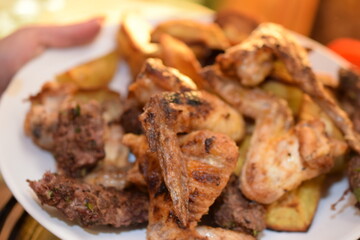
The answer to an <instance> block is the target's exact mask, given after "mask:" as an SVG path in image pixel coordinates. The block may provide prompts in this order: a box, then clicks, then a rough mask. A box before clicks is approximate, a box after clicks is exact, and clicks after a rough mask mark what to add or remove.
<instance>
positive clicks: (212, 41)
mask: <svg viewBox="0 0 360 240" xmlns="http://www.w3.org/2000/svg"><path fill="white" fill-rule="evenodd" d="M164 33H166V34H169V35H170V36H172V37H174V38H177V39H179V40H181V41H183V42H185V43H186V44H188V45H191V44H201V45H204V46H206V47H208V48H210V49H222V50H225V49H226V48H228V47H229V46H230V44H229V41H228V40H227V38H226V37H225V35H224V33H223V31H222V30H221V28H220V27H219V26H218V25H217V24H214V23H201V22H197V21H194V20H186V19H183V20H169V21H166V22H163V23H160V24H159V25H158V26H157V27H156V28H155V29H154V30H153V32H152V34H151V41H153V42H159V41H160V36H161V35H162V34H164Z"/></svg>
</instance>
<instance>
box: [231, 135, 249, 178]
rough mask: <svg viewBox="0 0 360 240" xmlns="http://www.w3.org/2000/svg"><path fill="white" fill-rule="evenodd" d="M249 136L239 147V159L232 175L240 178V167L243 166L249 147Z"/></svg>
mask: <svg viewBox="0 0 360 240" xmlns="http://www.w3.org/2000/svg"><path fill="white" fill-rule="evenodd" d="M250 139H251V135H246V136H245V137H244V139H243V140H242V142H241V144H240V146H239V157H238V161H237V163H236V167H235V169H234V174H235V175H236V176H240V173H241V169H242V166H243V165H244V162H245V159H246V154H247V152H248V150H249V147H250Z"/></svg>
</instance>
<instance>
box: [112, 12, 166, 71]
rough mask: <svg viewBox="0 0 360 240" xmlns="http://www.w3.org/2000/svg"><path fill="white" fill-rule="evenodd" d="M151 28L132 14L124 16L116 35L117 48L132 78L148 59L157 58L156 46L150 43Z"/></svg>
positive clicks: (157, 47) (157, 49) (157, 48)
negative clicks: (127, 65)
mask: <svg viewBox="0 0 360 240" xmlns="http://www.w3.org/2000/svg"><path fill="white" fill-rule="evenodd" d="M151 31H152V26H151V25H150V24H149V23H148V22H146V21H145V20H144V19H143V18H142V17H141V16H139V15H137V14H134V13H127V14H125V15H124V17H123V19H122V21H121V26H120V28H119V30H118V34H117V45H118V46H117V48H118V52H119V54H120V56H121V57H123V58H124V59H125V61H127V63H128V64H129V67H130V71H131V74H132V76H133V78H135V77H136V76H137V74H138V73H139V72H140V69H141V67H142V65H143V63H144V61H145V59H147V58H149V57H158V55H159V53H158V52H159V46H158V44H155V43H151V42H150V38H151V37H150V35H151Z"/></svg>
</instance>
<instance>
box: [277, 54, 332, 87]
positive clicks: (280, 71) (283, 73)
mask: <svg viewBox="0 0 360 240" xmlns="http://www.w3.org/2000/svg"><path fill="white" fill-rule="evenodd" d="M271 77H273V78H275V79H278V80H280V81H282V82H286V83H293V79H292V77H291V76H290V74H289V72H288V71H287V70H286V67H285V65H284V63H283V62H281V61H276V62H275V63H274V66H273V70H272V72H271ZM316 78H317V79H318V80H319V81H320V82H321V83H322V84H323V85H324V86H327V87H331V88H337V87H338V86H339V81H338V80H337V79H335V78H333V77H331V76H330V75H328V74H324V73H316Z"/></svg>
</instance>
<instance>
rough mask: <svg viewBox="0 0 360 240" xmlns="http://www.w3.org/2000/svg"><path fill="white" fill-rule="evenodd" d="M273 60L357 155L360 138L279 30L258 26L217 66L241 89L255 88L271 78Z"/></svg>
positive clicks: (300, 52) (290, 39)
mask: <svg viewBox="0 0 360 240" xmlns="http://www.w3.org/2000/svg"><path fill="white" fill-rule="evenodd" d="M276 60H280V61H282V62H283V63H284V65H285V67H286V70H287V71H288V73H289V74H290V76H291V77H292V80H293V83H294V84H296V85H297V86H299V87H300V88H301V89H302V90H303V91H304V92H305V93H307V94H308V95H310V96H311V97H312V99H313V100H314V101H315V102H316V103H317V104H318V105H319V106H320V107H321V108H322V109H323V110H324V111H325V112H326V113H327V114H328V115H329V116H330V117H331V119H332V120H333V121H334V123H335V124H336V125H337V126H338V127H339V128H340V129H341V131H342V132H343V133H344V135H345V139H346V140H347V142H348V144H349V145H350V147H351V148H353V149H354V150H355V151H357V152H358V153H360V136H359V134H358V133H357V132H355V130H354V126H353V124H352V122H351V120H350V119H349V117H348V115H347V114H346V113H345V112H344V111H343V110H342V109H341V108H340V107H339V106H338V105H337V103H336V102H335V100H334V99H333V98H332V97H331V96H330V95H329V94H328V93H327V92H326V91H325V89H324V86H323V84H322V83H321V82H320V81H319V79H317V78H316V77H315V74H314V72H313V70H312V68H311V66H310V62H309V60H308V57H307V52H306V50H305V48H303V47H301V46H300V45H299V44H298V43H297V41H296V40H295V38H294V37H293V36H292V35H291V33H289V32H287V31H286V30H285V29H284V28H282V27H281V26H279V25H276V24H273V23H263V24H260V25H259V27H258V28H257V29H255V30H254V31H253V32H252V33H251V35H250V36H249V38H248V39H247V40H245V41H244V42H242V43H241V44H239V45H236V46H234V47H231V48H229V49H227V50H226V52H225V53H224V54H223V55H220V56H219V57H218V59H217V63H218V64H219V66H220V68H221V70H222V71H223V72H224V73H225V74H227V75H229V76H231V77H237V78H238V79H239V81H240V82H241V84H242V85H244V86H257V85H259V84H260V83H261V82H263V81H264V80H265V78H266V77H267V76H268V75H269V74H270V72H271V71H272V69H273V67H274V63H275V62H276Z"/></svg>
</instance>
